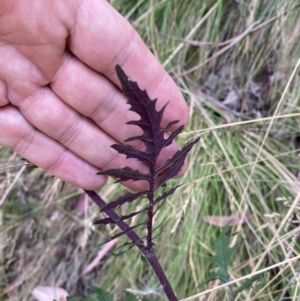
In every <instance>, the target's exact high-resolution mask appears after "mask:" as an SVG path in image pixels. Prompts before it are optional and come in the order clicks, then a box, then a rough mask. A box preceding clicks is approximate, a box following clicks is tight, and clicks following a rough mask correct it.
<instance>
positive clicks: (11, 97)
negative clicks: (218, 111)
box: [0, 0, 188, 190]
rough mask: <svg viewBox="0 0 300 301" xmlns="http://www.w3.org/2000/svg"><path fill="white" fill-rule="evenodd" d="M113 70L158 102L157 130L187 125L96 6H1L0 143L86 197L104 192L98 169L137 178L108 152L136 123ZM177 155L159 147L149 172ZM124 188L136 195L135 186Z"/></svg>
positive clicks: (162, 75)
mask: <svg viewBox="0 0 300 301" xmlns="http://www.w3.org/2000/svg"><path fill="white" fill-rule="evenodd" d="M116 64H119V65H120V66H121V67H122V68H123V70H124V71H125V72H126V74H127V75H128V76H130V77H131V78H132V79H133V80H134V81H137V82H138V84H139V86H140V88H142V89H146V90H147V92H148V94H149V96H150V98H151V99H154V98H158V105H157V108H158V109H159V108H160V107H162V106H163V105H164V104H165V103H166V102H167V101H169V105H168V107H167V109H166V112H165V115H164V119H163V121H162V125H161V126H162V127H163V126H165V125H166V124H167V123H168V122H169V121H172V120H176V119H179V120H180V123H179V124H177V125H175V126H174V127H173V128H172V130H174V129H176V128H177V127H178V126H179V125H182V124H186V123H187V122H188V109H187V105H186V103H185V101H184V99H183V96H182V94H181V93H180V91H179V89H178V87H177V86H176V84H175V83H174V81H173V80H172V78H171V77H170V76H169V75H168V73H167V72H166V71H165V70H164V68H163V67H162V66H161V64H160V63H159V62H158V60H157V59H156V58H155V57H154V56H153V54H152V53H151V52H150V51H149V49H148V48H147V46H146V45H145V44H144V42H143V41H142V39H141V38H140V37H139V35H138V34H137V33H136V31H135V30H134V29H133V27H132V26H131V25H130V24H129V23H128V22H127V21H126V20H125V19H124V18H123V17H122V16H121V15H120V14H119V13H118V12H117V11H116V10H114V8H113V7H111V6H110V5H109V4H108V3H107V2H106V1H104V0H86V1H84V0H81V1H79V0H31V1H26V0H1V1H0V145H2V146H5V147H8V148H11V149H13V150H14V151H16V152H17V153H19V154H20V155H21V156H22V157H24V158H25V159H27V160H28V161H30V162H32V163H34V164H36V165H37V166H39V167H41V168H43V169H45V170H48V171H49V172H50V173H51V174H53V175H54V176H56V177H58V178H61V179H62V180H64V181H66V182H68V183H70V184H72V185H75V186H77V187H80V188H83V189H87V190H94V189H99V188H100V187H102V186H103V185H104V184H105V182H106V178H105V177H104V176H99V175H96V172H97V171H99V170H102V169H110V168H121V167H123V166H125V165H128V163H129V166H130V167H132V168H134V169H139V170H141V171H143V170H146V169H145V166H142V165H141V163H139V162H137V161H135V160H133V159H130V160H126V157H125V156H123V155H119V154H118V153H117V152H116V151H115V150H113V149H112V148H110V145H112V144H114V143H120V142H121V143H122V141H124V140H125V139H126V138H128V137H131V136H134V135H136V134H140V129H139V128H137V127H135V126H129V125H125V123H126V121H129V120H131V119H137V116H136V115H135V114H134V113H133V112H130V111H128V105H127V104H126V99H125V98H124V96H123V94H122V91H121V90H120V83H119V81H118V78H117V76H116V73H115V65H116ZM135 146H137V147H142V146H141V145H139V144H135ZM178 148H179V146H178V145H177V144H176V143H173V144H172V145H171V146H169V147H168V148H167V149H165V151H164V152H163V153H162V154H161V156H160V158H159V162H158V164H159V163H160V162H163V161H164V160H166V159H167V158H169V157H170V156H171V155H172V154H173V153H174V152H175V151H176V150H177V149H178ZM185 168H186V167H185ZM185 168H183V170H182V171H181V172H184V170H185ZM124 185H125V186H127V187H129V188H131V189H134V190H140V189H144V184H143V183H141V182H133V183H130V182H127V183H124Z"/></svg>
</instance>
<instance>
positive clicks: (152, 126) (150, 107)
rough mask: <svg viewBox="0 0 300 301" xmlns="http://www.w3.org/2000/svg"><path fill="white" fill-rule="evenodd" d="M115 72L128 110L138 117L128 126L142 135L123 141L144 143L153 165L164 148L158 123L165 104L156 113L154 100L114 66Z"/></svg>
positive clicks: (162, 136)
mask: <svg viewBox="0 0 300 301" xmlns="http://www.w3.org/2000/svg"><path fill="white" fill-rule="evenodd" d="M116 71H117V74H118V77H119V80H120V82H121V85H122V89H123V93H124V95H125V97H126V98H127V100H128V104H129V105H130V110H131V111H133V112H136V113H137V114H138V115H139V116H140V119H139V120H132V121H129V122H128V124H133V125H137V126H139V127H140V128H141V129H142V130H143V134H142V135H140V136H136V137H131V138H129V139H127V140H125V142H128V141H133V140H141V141H142V142H144V143H145V146H146V153H147V155H148V157H149V159H150V160H151V162H152V165H155V161H156V159H157V157H158V155H159V153H160V152H161V150H162V149H163V148H164V147H165V139H164V131H163V130H161V128H160V123H161V120H162V117H163V114H164V111H165V108H166V106H167V104H165V105H164V106H163V107H162V108H161V109H160V111H156V109H155V105H156V99H155V100H151V99H150V98H149V96H148V95H147V92H146V91H145V90H141V89H140V88H139V87H138V85H137V83H136V82H133V81H132V80H130V79H129V78H128V77H127V75H126V74H125V73H124V71H123V70H122V69H121V67H120V66H118V65H117V66H116ZM141 161H142V160H141Z"/></svg>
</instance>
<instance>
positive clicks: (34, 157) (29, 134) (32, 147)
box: [0, 105, 106, 190]
mask: <svg viewBox="0 0 300 301" xmlns="http://www.w3.org/2000/svg"><path fill="white" fill-rule="evenodd" d="M0 132H1V135H0V145H3V146H6V147H9V148H11V149H13V150H14V151H16V152H17V153H19V154H20V155H21V156H22V157H24V158H26V159H27V160H29V161H30V162H32V163H34V164H35V165H37V166H39V167H41V168H43V169H46V170H48V171H49V172H50V173H51V174H53V175H54V176H56V177H59V178H61V179H62V180H64V181H66V182H68V183H70V184H72V185H75V186H77V187H82V188H84V189H88V190H94V189H98V188H100V187H102V186H103V185H104V184H105V182H106V178H105V177H103V176H96V175H95V174H96V172H97V171H98V169H97V168H96V167H94V166H93V165H91V164H88V163H87V162H86V161H84V160H82V159H81V158H79V157H78V156H76V155H75V154H74V153H72V152H70V151H69V150H68V149H66V148H65V147H63V146H62V145H61V144H59V143H58V142H56V141H54V140H53V139H51V138H49V137H48V136H46V135H44V134H43V133H41V132H40V131H38V130H36V129H35V128H34V127H33V126H32V125H31V124H30V123H29V122H28V121H27V120H26V119H25V118H24V117H23V116H22V114H21V113H20V112H19V111H18V109H16V108H14V107H13V106H9V105H8V106H6V107H3V108H1V109H0Z"/></svg>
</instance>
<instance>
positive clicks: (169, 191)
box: [154, 185, 181, 205]
mask: <svg viewBox="0 0 300 301" xmlns="http://www.w3.org/2000/svg"><path fill="white" fill-rule="evenodd" d="M180 186H181V185H177V186H175V187H172V188H171V189H169V190H168V191H165V192H164V193H163V194H161V195H159V196H158V197H157V198H156V199H155V201H154V204H155V205H156V204H157V203H159V202H160V201H162V200H164V199H166V198H167V197H168V196H169V195H171V194H173V193H174V192H175V190H176V189H177V188H178V187H180Z"/></svg>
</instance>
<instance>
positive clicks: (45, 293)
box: [32, 286, 69, 301]
mask: <svg viewBox="0 0 300 301" xmlns="http://www.w3.org/2000/svg"><path fill="white" fill-rule="evenodd" d="M32 296H33V297H34V298H36V299H37V300H38V301H53V300H56V301H67V296H69V294H68V292H67V291H66V290H64V289H63V288H60V287H51V286H37V287H35V288H34V289H33V291H32Z"/></svg>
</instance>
